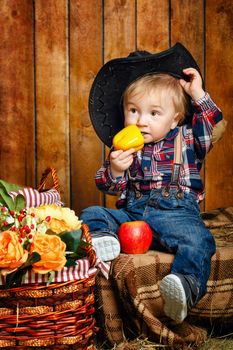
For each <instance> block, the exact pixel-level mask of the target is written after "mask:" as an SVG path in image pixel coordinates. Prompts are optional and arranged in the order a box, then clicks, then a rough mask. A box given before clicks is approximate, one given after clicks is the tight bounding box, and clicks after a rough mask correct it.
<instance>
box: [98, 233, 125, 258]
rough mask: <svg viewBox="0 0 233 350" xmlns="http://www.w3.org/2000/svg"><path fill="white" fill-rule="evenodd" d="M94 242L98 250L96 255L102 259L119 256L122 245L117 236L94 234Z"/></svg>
mask: <svg viewBox="0 0 233 350" xmlns="http://www.w3.org/2000/svg"><path fill="white" fill-rule="evenodd" d="M92 244H93V247H94V248H95V251H96V256H97V258H99V259H100V260H102V261H111V260H113V259H115V258H116V257H118V255H119V254H120V251H121V246H120V243H119V241H118V239H117V238H115V237H113V236H111V235H109V236H107V235H106V236H95V235H93V236H92Z"/></svg>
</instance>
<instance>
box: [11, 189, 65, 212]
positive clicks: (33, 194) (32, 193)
mask: <svg viewBox="0 0 233 350" xmlns="http://www.w3.org/2000/svg"><path fill="white" fill-rule="evenodd" d="M18 194H22V195H23V196H24V198H25V201H26V205H25V206H26V208H29V207H38V206H39V205H43V204H57V205H62V204H63V203H62V202H61V196H60V194H59V192H58V191H57V190H55V189H54V188H52V189H51V190H48V191H45V192H39V191H37V190H35V189H33V188H31V187H25V188H22V189H21V190H19V191H11V192H9V195H10V196H11V198H12V199H13V200H14V199H15V198H16V196H17V195H18Z"/></svg>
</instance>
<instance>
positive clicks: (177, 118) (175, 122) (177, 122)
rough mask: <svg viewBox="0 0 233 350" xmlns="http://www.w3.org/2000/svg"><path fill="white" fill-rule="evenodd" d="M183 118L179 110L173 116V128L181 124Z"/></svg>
mask: <svg viewBox="0 0 233 350" xmlns="http://www.w3.org/2000/svg"><path fill="white" fill-rule="evenodd" d="M180 120H181V114H180V112H177V113H176V114H175V116H174V118H173V122H172V126H171V129H172V130H173V129H175V128H176V127H177V125H178V124H179V121H180Z"/></svg>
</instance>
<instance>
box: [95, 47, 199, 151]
mask: <svg viewBox="0 0 233 350" xmlns="http://www.w3.org/2000/svg"><path fill="white" fill-rule="evenodd" d="M188 67H193V68H196V69H197V70H198V71H199V73H200V74H201V72H200V69H199V67H198V65H197V63H196V61H195V60H194V58H193V57H192V55H191V54H190V52H189V51H188V50H187V49H186V48H185V47H184V46H183V45H182V44H180V43H176V44H175V45H174V46H173V47H171V48H169V49H168V50H165V51H162V52H160V53H155V54H151V53H150V52H147V51H135V52H133V53H131V54H130V55H129V56H128V57H124V58H116V59H113V60H111V61H109V62H107V63H106V64H105V65H104V66H103V67H102V68H101V69H100V71H99V72H98V74H97V76H96V78H95V80H94V82H93V84H92V87H91V91H90V96H89V112H90V117H91V122H92V124H93V127H94V129H95V131H96V133H97V135H98V137H99V138H100V139H101V141H103V143H104V144H105V145H107V146H109V147H111V145H112V139H113V136H114V135H115V134H116V133H117V132H118V131H120V130H121V129H122V128H123V127H124V115H123V109H122V95H123V93H124V91H125V89H126V88H127V86H128V85H130V84H131V83H132V82H133V81H135V80H137V79H138V78H140V77H142V76H143V75H146V74H151V73H167V74H171V75H173V76H174V77H176V78H183V79H185V80H188V79H189V77H188V76H187V75H185V74H184V73H183V69H184V68H188Z"/></svg>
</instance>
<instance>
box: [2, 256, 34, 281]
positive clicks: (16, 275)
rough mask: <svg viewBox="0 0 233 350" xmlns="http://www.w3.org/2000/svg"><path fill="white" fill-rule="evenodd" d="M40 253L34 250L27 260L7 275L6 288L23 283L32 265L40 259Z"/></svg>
mask: <svg viewBox="0 0 233 350" xmlns="http://www.w3.org/2000/svg"><path fill="white" fill-rule="evenodd" d="M40 259H41V258H40V254H38V253H36V252H33V253H32V254H31V255H29V257H28V259H27V261H26V262H25V263H24V264H23V265H21V266H20V267H19V268H18V269H17V270H16V271H14V272H12V273H9V274H8V275H7V276H6V288H12V287H18V286H20V285H21V283H22V279H23V276H24V275H25V274H26V272H27V271H28V270H29V269H30V268H31V265H32V264H34V263H35V262H37V261H40Z"/></svg>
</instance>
